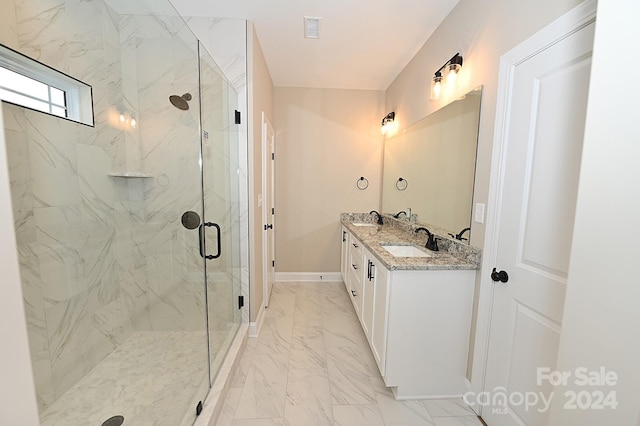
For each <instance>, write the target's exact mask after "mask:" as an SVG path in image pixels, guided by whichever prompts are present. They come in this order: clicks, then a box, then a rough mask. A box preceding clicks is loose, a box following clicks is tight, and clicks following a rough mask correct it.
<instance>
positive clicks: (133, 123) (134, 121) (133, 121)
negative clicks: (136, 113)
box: [131, 118, 138, 128]
mask: <svg viewBox="0 0 640 426" xmlns="http://www.w3.org/2000/svg"><path fill="white" fill-rule="evenodd" d="M136 124H138V122H137V121H136V119H135V118H132V119H131V127H134V128H135V127H136Z"/></svg>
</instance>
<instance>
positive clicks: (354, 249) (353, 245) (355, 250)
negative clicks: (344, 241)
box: [349, 237, 362, 263]
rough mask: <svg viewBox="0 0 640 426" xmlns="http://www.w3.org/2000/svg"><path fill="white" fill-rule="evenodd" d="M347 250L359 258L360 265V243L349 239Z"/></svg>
mask: <svg viewBox="0 0 640 426" xmlns="http://www.w3.org/2000/svg"><path fill="white" fill-rule="evenodd" d="M349 250H350V252H351V255H352V256H354V257H358V258H360V263H362V243H360V241H358V240H356V239H355V238H353V237H351V238H350V239H349Z"/></svg>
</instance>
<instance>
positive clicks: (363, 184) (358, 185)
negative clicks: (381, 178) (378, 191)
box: [356, 176, 369, 191]
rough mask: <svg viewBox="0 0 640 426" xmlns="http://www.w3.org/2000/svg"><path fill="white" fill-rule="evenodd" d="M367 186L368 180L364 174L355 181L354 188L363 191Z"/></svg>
mask: <svg viewBox="0 0 640 426" xmlns="http://www.w3.org/2000/svg"><path fill="white" fill-rule="evenodd" d="M368 187H369V180H368V179H367V178H366V177H364V176H360V179H358V180H357V181H356V188H358V189H359V190H360V191H364V190H365V189H367V188H368Z"/></svg>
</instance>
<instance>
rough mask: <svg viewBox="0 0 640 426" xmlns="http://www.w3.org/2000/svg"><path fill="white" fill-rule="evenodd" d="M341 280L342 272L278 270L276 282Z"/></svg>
mask: <svg viewBox="0 0 640 426" xmlns="http://www.w3.org/2000/svg"><path fill="white" fill-rule="evenodd" d="M321 281H327V282H333V283H335V282H341V281H342V274H340V272H276V282H282V283H286V282H321Z"/></svg>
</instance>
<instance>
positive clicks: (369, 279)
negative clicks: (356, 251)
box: [362, 251, 377, 342]
mask: <svg viewBox="0 0 640 426" xmlns="http://www.w3.org/2000/svg"><path fill="white" fill-rule="evenodd" d="M364 268H366V269H365V271H364V272H365V275H364V280H363V281H362V329H363V330H364V334H365V335H366V336H367V340H369V342H371V333H372V330H373V309H374V306H373V304H374V299H375V280H376V275H377V272H376V269H377V268H376V261H375V258H374V257H373V256H372V255H371V253H369V252H368V251H365V252H364Z"/></svg>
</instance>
